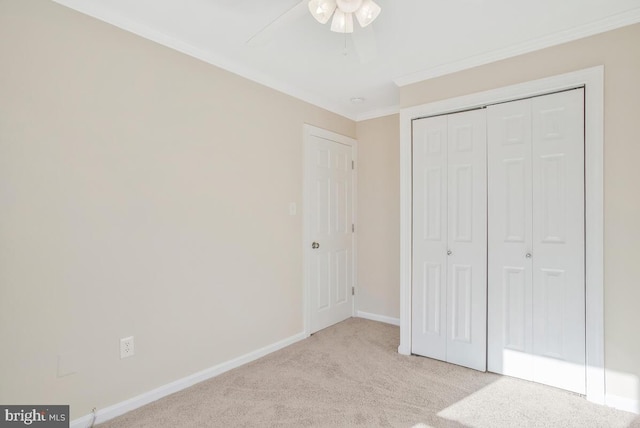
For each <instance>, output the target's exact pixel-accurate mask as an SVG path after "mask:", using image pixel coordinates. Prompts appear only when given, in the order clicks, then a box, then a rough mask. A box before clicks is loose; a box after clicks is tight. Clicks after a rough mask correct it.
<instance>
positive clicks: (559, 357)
mask: <svg viewBox="0 0 640 428" xmlns="http://www.w3.org/2000/svg"><path fill="white" fill-rule="evenodd" d="M583 106H584V90H583V89H577V90H572V91H566V92H561V93H557V94H551V95H547V96H543V97H536V98H532V99H529V100H522V101H517V102H512V103H505V104H500V105H496V106H491V107H489V108H488V134H489V140H488V146H489V154H488V161H489V271H488V272H489V300H488V301H489V319H488V328H489V340H488V358H489V360H488V368H489V370H490V371H495V372H497V373H503V374H507V375H511V376H517V377H521V378H524V379H529V380H533V381H535V382H540V383H545V384H548V385H552V386H556V387H559V388H563V389H568V390H571V391H575V392H578V393H581V394H584V393H585V376H586V371H585V294H584V293H585V277H584V271H585V265H584V250H585V241H584V113H583V112H584V107H583Z"/></svg>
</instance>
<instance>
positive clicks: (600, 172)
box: [398, 66, 605, 404]
mask: <svg viewBox="0 0 640 428" xmlns="http://www.w3.org/2000/svg"><path fill="white" fill-rule="evenodd" d="M577 87H584V88H585V225H586V230H585V241H586V249H585V265H586V272H585V273H586V288H585V298H586V326H585V327H586V370H587V374H586V386H587V388H586V391H587V400H589V401H592V402H595V403H599V404H605V372H604V167H603V159H604V67H603V66H598V67H592V68H588V69H584V70H579V71H575V72H571V73H566V74H561V75H557V76H552V77H547V78H543V79H539V80H534V81H530V82H526V83H521V84H517V85H511V86H506V87H502V88H497V89H493V90H489V91H484V92H478V93H475V94H470V95H464V96H461V97H456V98H451V99H448V100H443V101H437V102H433V103H428V104H423V105H419V106H415V107H410V108H405V109H401V111H400V346H399V347H398V352H399V353H400V354H403V355H410V354H411V289H412V283H411V281H412V266H411V260H412V244H411V242H412V224H413V218H412V197H413V195H412V186H411V183H412V157H411V147H412V141H411V140H412V122H413V120H414V119H420V118H424V117H428V116H434V115H438V114H447V113H454V112H457V111H462V110H467V109H472V108H478V107H482V106H485V105H488V104H495V103H500V102H507V101H513V100H517V99H521V98H527V97H532V96H537V95H544V94H549V93H553V92H558V91H563V90H567V89H573V88H577Z"/></svg>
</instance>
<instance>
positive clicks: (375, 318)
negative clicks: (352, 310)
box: [356, 311, 400, 326]
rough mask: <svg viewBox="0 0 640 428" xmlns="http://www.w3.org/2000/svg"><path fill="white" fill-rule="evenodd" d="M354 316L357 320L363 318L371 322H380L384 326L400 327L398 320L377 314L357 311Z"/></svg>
mask: <svg viewBox="0 0 640 428" xmlns="http://www.w3.org/2000/svg"><path fill="white" fill-rule="evenodd" d="M356 316H357V317H358V318H364V319H367V320H372V321H380V322H383V323H386V324H391V325H397V326H399V325H400V318H393V317H388V316H386V315H378V314H371V313H369V312H362V311H358V312H356Z"/></svg>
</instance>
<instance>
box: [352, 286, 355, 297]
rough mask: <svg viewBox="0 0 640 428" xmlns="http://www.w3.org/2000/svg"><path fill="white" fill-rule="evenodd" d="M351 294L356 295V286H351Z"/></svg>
mask: <svg viewBox="0 0 640 428" xmlns="http://www.w3.org/2000/svg"><path fill="white" fill-rule="evenodd" d="M351 295H352V296H355V295H356V287H351Z"/></svg>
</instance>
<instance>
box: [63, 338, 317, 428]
mask: <svg viewBox="0 0 640 428" xmlns="http://www.w3.org/2000/svg"><path fill="white" fill-rule="evenodd" d="M307 337H308V336H307V335H306V334H305V333H298V334H296V335H293V336H291V337H288V338H286V339H283V340H281V341H279V342H276V343H273V344H271V345H267V346H265V347H263V348H260V349H257V350H255V351H252V352H249V353H248V354H244V355H241V356H239V357H237V358H234V359H233V360H229V361H226V362H224V363H220V364H218V365H216V366H213V367H210V368H208V369H205V370H202V371H199V372H197V373H194V374H192V375H189V376H186V377H184V378H182V379H178V380H176V381H174V382H171V383H168V384H166V385H163V386H161V387H159V388H156V389H153V390H151V391H148V392H145V393H143V394H140V395H138V396H137V397H133V398H130V399H128V400H125V401H122V402H120V403H117V404H114V405H112V406H109V407H105V408H104V409H99V410H97V411H96V413H95V416H94V415H93V414H88V415H85V416H82V417H80V418H78V419H74V420H73V421H71V424H70V428H86V427H88V426H90V425H91V423H92V421H93V423H95V424H99V423H102V422H105V421H108V420H109V419H113V418H115V417H117V416H120V415H123V414H125V413H127V412H130V411H131V410H134V409H137V408H138V407H142V406H144V405H146V404H149V403H151V402H153V401H156V400H158V399H160V398H163V397H166V396H167V395H170V394H173V393H175V392H178V391H181V390H183V389H185V388H188V387H190V386H192V385H195V384H196V383H199V382H202V381H205V380H207V379H211V378H213V377H216V376H218V375H220V374H222V373H224V372H227V371H229V370H232V369H235V368H236V367H240V366H242V365H244V364H247V363H250V362H252V361H255V360H257V359H258V358H261V357H264V356H265V355H268V354H271V353H272V352H275V351H278V350H280V349H282V348H284V347H287V346H289V345H292V344H294V343H296V342H299V341H301V340H303V339H306V338H307ZM94 417H95V421H94V420H93V419H94Z"/></svg>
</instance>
